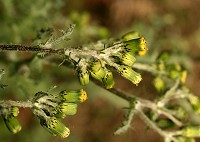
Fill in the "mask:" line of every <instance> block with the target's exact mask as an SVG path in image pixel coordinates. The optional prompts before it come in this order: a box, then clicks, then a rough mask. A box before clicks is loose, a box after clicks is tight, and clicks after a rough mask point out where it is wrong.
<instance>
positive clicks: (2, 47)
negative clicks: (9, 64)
mask: <svg viewBox="0 0 200 142" xmlns="http://www.w3.org/2000/svg"><path fill="white" fill-rule="evenodd" d="M0 50H2V51H27V52H44V53H46V54H58V55H63V54H64V51H63V50H61V49H51V48H41V47H40V46H39V45H38V46H25V45H16V44H15V45H0Z"/></svg>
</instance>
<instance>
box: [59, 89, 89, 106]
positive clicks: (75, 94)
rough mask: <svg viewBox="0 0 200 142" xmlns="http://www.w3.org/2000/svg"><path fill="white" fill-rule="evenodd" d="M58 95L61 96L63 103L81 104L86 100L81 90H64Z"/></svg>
mask: <svg viewBox="0 0 200 142" xmlns="http://www.w3.org/2000/svg"><path fill="white" fill-rule="evenodd" d="M59 94H60V95H61V96H62V98H63V101H64V102H67V103H82V102H84V101H85V100H87V93H86V91H85V90H83V89H80V90H72V91H67V90H64V91H62V92H60V93H59Z"/></svg>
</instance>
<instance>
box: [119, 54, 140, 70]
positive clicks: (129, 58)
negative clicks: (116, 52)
mask: <svg viewBox="0 0 200 142" xmlns="http://www.w3.org/2000/svg"><path fill="white" fill-rule="evenodd" d="M119 58H120V61H121V63H123V64H124V65H127V66H129V67H132V66H133V65H134V63H135V61H136V59H135V57H134V56H133V55H131V54H130V53H124V54H122V55H121V56H119Z"/></svg>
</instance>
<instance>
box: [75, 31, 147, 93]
mask: <svg viewBox="0 0 200 142" xmlns="http://www.w3.org/2000/svg"><path fill="white" fill-rule="evenodd" d="M118 44H119V45H118ZM116 45H118V46H115V43H113V44H110V45H109V46H108V47H107V46H106V48H105V49H102V50H101V51H100V52H98V53H97V54H99V55H101V56H100V58H98V59H96V57H93V58H92V59H91V60H89V61H87V62H86V60H85V59H80V60H79V62H78V63H77V67H78V69H77V72H78V77H79V81H80V84H81V85H86V84H88V83H89V76H90V75H91V76H92V77H93V78H94V79H97V80H99V81H101V82H102V83H103V84H104V86H105V88H106V89H110V88H113V86H114V84H115V82H114V79H113V74H112V72H111V71H110V70H109V69H108V66H111V67H114V68H115V69H116V70H117V71H118V72H119V73H120V75H122V76H123V77H125V78H126V79H128V80H130V81H131V82H132V83H133V84H136V85H137V84H138V83H139V82H140V81H141V80H142V78H141V75H140V74H139V73H136V72H135V71H134V70H132V67H133V65H134V63H135V62H136V58H135V56H136V55H139V56H143V55H145V54H146V52H147V50H148V49H147V47H146V41H145V39H144V37H140V35H139V34H138V33H137V32H130V33H127V34H125V35H124V36H122V38H121V39H120V40H119V41H117V42H116Z"/></svg>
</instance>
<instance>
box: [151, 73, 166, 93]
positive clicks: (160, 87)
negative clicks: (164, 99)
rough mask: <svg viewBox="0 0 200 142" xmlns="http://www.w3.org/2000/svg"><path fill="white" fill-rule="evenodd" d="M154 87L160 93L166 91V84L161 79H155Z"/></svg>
mask: <svg viewBox="0 0 200 142" xmlns="http://www.w3.org/2000/svg"><path fill="white" fill-rule="evenodd" d="M153 85H154V87H155V88H156V90H157V91H158V92H163V91H164V89H165V84H164V81H163V80H162V79H161V77H156V78H154V80H153Z"/></svg>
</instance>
